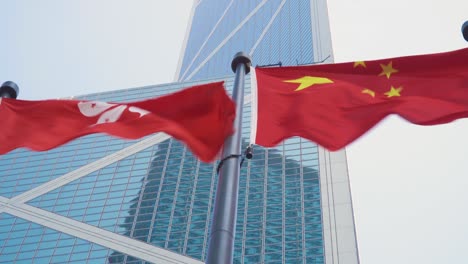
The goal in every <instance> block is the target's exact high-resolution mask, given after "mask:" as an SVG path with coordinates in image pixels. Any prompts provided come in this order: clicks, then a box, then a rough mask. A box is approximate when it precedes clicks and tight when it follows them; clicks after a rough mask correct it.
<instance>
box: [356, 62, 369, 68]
mask: <svg viewBox="0 0 468 264" xmlns="http://www.w3.org/2000/svg"><path fill="white" fill-rule="evenodd" d="M358 66H361V67H364V68H366V62H364V61H355V62H354V66H353V68H356V67H358Z"/></svg>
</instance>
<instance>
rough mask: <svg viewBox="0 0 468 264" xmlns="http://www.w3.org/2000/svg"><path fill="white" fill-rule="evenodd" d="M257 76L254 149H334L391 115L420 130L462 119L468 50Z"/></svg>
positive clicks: (262, 71) (467, 101)
mask: <svg viewBox="0 0 468 264" xmlns="http://www.w3.org/2000/svg"><path fill="white" fill-rule="evenodd" d="M255 73H256V83H257V90H255V89H253V93H255V91H257V93H258V94H257V96H256V98H255V97H254V98H253V104H254V105H253V107H254V109H255V104H257V107H256V108H257V118H252V121H253V123H252V128H253V131H252V138H253V141H252V142H255V143H256V144H259V145H262V146H266V147H271V146H275V145H277V144H278V143H280V142H281V141H282V140H284V139H286V138H289V137H292V136H301V137H304V138H307V139H310V140H312V141H314V142H316V143H318V144H319V145H322V146H323V147H325V148H327V149H329V150H338V149H341V148H343V147H345V146H346V145H348V144H349V143H351V142H352V141H353V140H355V139H356V138H358V137H359V136H361V135H362V134H364V133H365V132H366V131H367V130H369V129H370V128H371V127H372V126H374V125H375V124H376V123H378V122H379V121H380V120H381V119H383V118H384V117H386V116H387V115H389V114H398V115H400V116H402V117H403V118H405V119H406V120H408V121H409V122H411V123H414V124H419V125H436V124H443V123H448V122H451V121H453V120H455V119H458V118H464V117H468V49H462V50H457V51H452V52H447V53H439V54H428V55H421V56H409V57H399V58H390V59H383V60H376V61H357V62H350V63H339V64H327V65H313V66H299V67H279V68H257V69H255ZM252 85H253V87H255V78H253V83H252ZM255 121H256V122H257V123H256V131H255Z"/></svg>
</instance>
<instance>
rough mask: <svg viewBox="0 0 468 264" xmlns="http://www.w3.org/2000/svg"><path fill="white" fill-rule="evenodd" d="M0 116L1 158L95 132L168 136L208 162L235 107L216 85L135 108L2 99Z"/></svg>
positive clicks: (229, 130) (225, 134)
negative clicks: (15, 151)
mask: <svg viewBox="0 0 468 264" xmlns="http://www.w3.org/2000/svg"><path fill="white" fill-rule="evenodd" d="M0 116H1V117H2V119H1V121H0V126H1V132H0V154H4V153H7V152H9V151H11V150H13V149H16V148H20V147H26V148H30V149H32V150H36V151H44V150H48V149H51V148H54V147H57V146H59V145H62V144H64V143H66V142H68V141H70V140H72V139H74V138H77V137H80V136H83V135H87V134H92V133H100V132H101V133H106V134H109V135H112V136H116V137H121V138H127V139H137V138H141V137H144V136H146V135H149V134H152V133H155V132H166V133H167V134H169V135H171V136H173V137H175V138H177V139H179V140H181V141H183V142H184V143H185V144H187V145H188V147H189V148H190V149H191V150H192V151H193V153H194V154H195V155H197V156H198V157H199V158H200V159H201V160H203V161H205V162H209V161H212V160H213V159H214V158H215V157H216V155H217V153H218V152H219V150H220V148H221V146H222V144H223V142H224V139H225V138H226V137H228V136H229V135H231V134H232V132H233V127H232V123H233V121H234V117H235V106H234V102H232V100H231V99H230V98H229V96H228V95H227V94H226V92H225V90H224V87H223V83H222V82H217V83H210V84H205V85H199V86H194V87H191V88H188V89H185V90H183V91H180V92H177V93H174V94H170V95H167V96H162V97H159V98H156V99H150V100H145V101H140V102H131V103H104V102H96V101H76V100H45V101H21V100H14V99H6V98H3V99H0Z"/></svg>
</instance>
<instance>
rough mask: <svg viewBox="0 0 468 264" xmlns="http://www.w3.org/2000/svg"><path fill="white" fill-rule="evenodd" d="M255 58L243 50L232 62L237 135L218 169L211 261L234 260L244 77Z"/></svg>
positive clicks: (226, 263)
mask: <svg viewBox="0 0 468 264" xmlns="http://www.w3.org/2000/svg"><path fill="white" fill-rule="evenodd" d="M250 63H251V60H250V58H249V57H248V55H247V54H245V53H243V52H239V53H237V54H236V55H235V56H234V59H233V60H232V63H231V68H232V70H233V71H234V72H235V73H236V78H235V80H234V89H233V93H232V99H233V100H234V102H235V103H236V118H235V120H234V129H235V131H234V134H233V135H231V136H230V137H228V138H227V139H226V141H224V147H223V152H222V160H221V163H220V165H219V168H218V171H219V176H218V187H217V190H216V198H215V204H214V212H213V221H212V223H211V230H210V242H209V245H208V256H207V258H206V263H208V264H230V263H232V262H233V252H234V237H235V234H236V218H237V198H238V196H239V175H240V160H241V159H240V158H241V156H242V154H241V134H242V109H243V106H244V79H245V74H248V73H249V72H250Z"/></svg>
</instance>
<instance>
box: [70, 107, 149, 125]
mask: <svg viewBox="0 0 468 264" xmlns="http://www.w3.org/2000/svg"><path fill="white" fill-rule="evenodd" d="M116 105H117V107H114V106H116ZM78 108H79V109H80V112H81V113H82V114H83V115H84V116H87V117H93V116H97V115H100V116H99V119H98V121H97V123H96V125H99V124H104V123H113V122H116V121H118V120H119V118H120V117H121V116H122V114H123V112H125V110H126V109H127V108H128V111H130V112H133V113H138V114H140V117H142V116H144V115H147V114H149V112H148V111H146V110H144V109H141V108H138V107H135V106H130V107H128V106H127V105H118V104H109V103H105V102H98V101H89V102H79V103H78Z"/></svg>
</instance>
